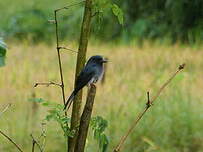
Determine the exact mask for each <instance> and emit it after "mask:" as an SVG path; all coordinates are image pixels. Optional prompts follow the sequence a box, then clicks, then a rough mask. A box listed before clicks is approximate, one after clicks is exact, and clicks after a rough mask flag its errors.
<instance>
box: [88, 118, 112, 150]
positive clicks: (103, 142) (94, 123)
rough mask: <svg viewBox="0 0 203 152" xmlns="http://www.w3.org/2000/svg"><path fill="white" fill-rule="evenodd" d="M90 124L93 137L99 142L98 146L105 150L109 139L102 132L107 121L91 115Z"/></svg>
mask: <svg viewBox="0 0 203 152" xmlns="http://www.w3.org/2000/svg"><path fill="white" fill-rule="evenodd" d="M90 126H91V128H92V130H93V134H94V139H96V140H97V141H98V143H99V148H100V150H101V151H102V152H106V151H107V148H108V144H109V140H108V138H107V136H106V134H105V133H104V131H105V129H106V128H107V126H108V122H107V121H106V120H105V119H103V118H102V117H100V116H97V117H93V118H92V119H91V122H90Z"/></svg>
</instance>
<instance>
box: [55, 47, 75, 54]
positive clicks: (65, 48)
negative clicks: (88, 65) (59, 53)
mask: <svg viewBox="0 0 203 152" xmlns="http://www.w3.org/2000/svg"><path fill="white" fill-rule="evenodd" d="M59 49H64V50H68V51H71V52H74V53H78V51H75V50H73V49H69V48H67V47H59Z"/></svg>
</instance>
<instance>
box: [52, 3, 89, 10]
mask: <svg viewBox="0 0 203 152" xmlns="http://www.w3.org/2000/svg"><path fill="white" fill-rule="evenodd" d="M84 2H85V1H80V2H76V3H73V4H70V5H67V6H64V7H61V8H58V9H56V10H55V11H60V10H63V9H69V8H70V7H72V6H76V5H80V4H82V3H84Z"/></svg>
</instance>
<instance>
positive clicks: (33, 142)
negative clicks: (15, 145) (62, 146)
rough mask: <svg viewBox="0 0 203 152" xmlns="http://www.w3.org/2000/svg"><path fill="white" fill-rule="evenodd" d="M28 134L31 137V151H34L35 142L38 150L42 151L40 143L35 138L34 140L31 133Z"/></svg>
mask: <svg viewBox="0 0 203 152" xmlns="http://www.w3.org/2000/svg"><path fill="white" fill-rule="evenodd" d="M30 136H31V138H32V152H34V151H35V144H36V145H37V147H38V148H39V150H40V152H43V150H42V148H41V145H40V143H39V142H38V141H37V140H35V138H34V137H33V135H32V134H31V135H30Z"/></svg>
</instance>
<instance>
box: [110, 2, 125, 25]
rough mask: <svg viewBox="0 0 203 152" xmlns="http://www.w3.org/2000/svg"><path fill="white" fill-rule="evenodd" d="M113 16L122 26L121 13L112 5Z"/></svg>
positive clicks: (120, 10)
mask: <svg viewBox="0 0 203 152" xmlns="http://www.w3.org/2000/svg"><path fill="white" fill-rule="evenodd" d="M112 11H113V14H114V15H115V16H116V17H117V18H118V21H119V23H120V24H121V25H123V11H122V9H120V8H119V7H118V5H116V4H113V5H112Z"/></svg>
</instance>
